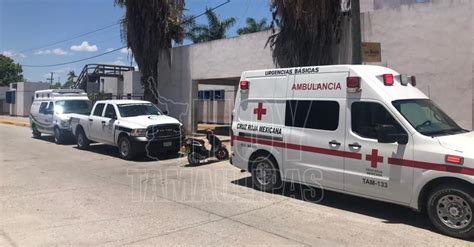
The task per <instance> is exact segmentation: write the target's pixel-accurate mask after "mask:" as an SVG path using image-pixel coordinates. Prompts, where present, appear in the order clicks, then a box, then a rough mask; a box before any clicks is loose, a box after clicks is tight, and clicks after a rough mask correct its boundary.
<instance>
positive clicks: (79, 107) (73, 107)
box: [54, 100, 91, 114]
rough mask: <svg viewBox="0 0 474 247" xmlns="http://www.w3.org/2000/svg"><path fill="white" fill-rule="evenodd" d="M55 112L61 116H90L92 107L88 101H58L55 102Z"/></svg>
mask: <svg viewBox="0 0 474 247" xmlns="http://www.w3.org/2000/svg"><path fill="white" fill-rule="evenodd" d="M54 110H55V111H56V112H57V113H59V114H61V113H78V114H89V113H90V112H91V106H90V103H89V101H88V100H58V101H56V102H54Z"/></svg>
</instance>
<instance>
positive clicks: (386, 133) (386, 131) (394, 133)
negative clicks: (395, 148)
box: [377, 124, 408, 145]
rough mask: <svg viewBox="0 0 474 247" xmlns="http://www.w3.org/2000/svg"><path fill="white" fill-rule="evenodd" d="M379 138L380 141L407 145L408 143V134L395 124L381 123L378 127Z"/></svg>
mask: <svg viewBox="0 0 474 247" xmlns="http://www.w3.org/2000/svg"><path fill="white" fill-rule="evenodd" d="M377 139H378V142H379V143H394V142H397V143H398V144H402V145H405V144H407V143H408V135H407V134H406V133H405V132H400V131H398V130H397V128H395V126H394V125H388V124H387V125H385V124H383V125H379V126H378V127H377Z"/></svg>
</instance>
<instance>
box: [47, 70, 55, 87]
mask: <svg viewBox="0 0 474 247" xmlns="http://www.w3.org/2000/svg"><path fill="white" fill-rule="evenodd" d="M53 74H54V72H51V78H49V79H46V80H47V81H49V84H50V86H49V87H52V86H53V82H54V77H53Z"/></svg>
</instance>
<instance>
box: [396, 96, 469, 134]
mask: <svg viewBox="0 0 474 247" xmlns="http://www.w3.org/2000/svg"><path fill="white" fill-rule="evenodd" d="M392 104H393V106H395V108H396V109H397V110H398V111H399V112H400V113H401V114H402V115H403V117H405V119H406V120H407V121H408V122H409V123H410V124H411V125H412V126H413V127H414V128H415V129H416V130H417V131H418V132H420V133H421V134H422V135H426V136H442V135H454V134H460V133H465V132H467V131H466V130H464V129H462V128H461V127H459V125H458V124H456V122H454V120H452V119H451V118H450V117H449V116H448V115H447V114H446V113H444V112H443V111H442V110H441V109H440V108H439V107H438V106H436V105H435V104H434V103H433V102H432V101H431V100H429V99H410V100H396V101H393V102H392Z"/></svg>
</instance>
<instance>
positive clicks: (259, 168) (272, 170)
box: [251, 156, 282, 192]
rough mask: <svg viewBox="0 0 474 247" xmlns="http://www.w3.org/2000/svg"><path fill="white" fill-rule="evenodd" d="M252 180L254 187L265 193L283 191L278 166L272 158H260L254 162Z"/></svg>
mask: <svg viewBox="0 0 474 247" xmlns="http://www.w3.org/2000/svg"><path fill="white" fill-rule="evenodd" d="M251 172H252V180H253V184H254V186H255V187H256V188H257V189H259V190H261V191H265V192H275V191H278V190H280V189H281V185H282V181H281V176H280V171H279V169H278V165H277V163H276V161H275V159H273V158H272V157H270V156H259V157H257V158H255V159H254V160H253V161H252V171H251Z"/></svg>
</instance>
